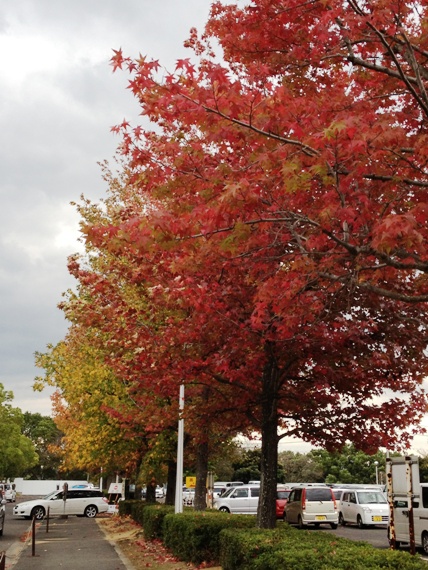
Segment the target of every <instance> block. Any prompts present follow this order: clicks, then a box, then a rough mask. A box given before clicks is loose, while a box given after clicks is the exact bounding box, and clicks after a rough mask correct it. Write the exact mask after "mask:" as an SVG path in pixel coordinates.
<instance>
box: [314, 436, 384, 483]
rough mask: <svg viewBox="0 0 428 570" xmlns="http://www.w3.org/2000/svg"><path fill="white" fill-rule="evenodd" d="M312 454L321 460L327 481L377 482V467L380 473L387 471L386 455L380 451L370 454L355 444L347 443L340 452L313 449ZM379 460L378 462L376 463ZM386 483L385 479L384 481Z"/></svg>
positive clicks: (324, 477)
mask: <svg viewBox="0 0 428 570" xmlns="http://www.w3.org/2000/svg"><path fill="white" fill-rule="evenodd" d="M311 455H312V456H313V457H314V458H316V460H317V461H319V462H320V464H321V465H322V469H323V479H324V481H325V482H326V483H367V484H369V483H370V484H371V483H376V467H377V472H378V479H379V482H380V477H379V474H381V475H382V474H383V473H384V472H385V459H386V456H385V454H384V453H383V452H381V451H378V452H377V453H376V454H374V455H368V454H367V453H364V452H363V451H358V450H356V448H355V447H354V446H353V445H345V446H344V447H343V448H342V450H341V451H340V452H333V453H330V452H328V451H325V450H318V449H317V450H313V451H311ZM376 461H377V464H376ZM382 482H383V483H385V480H383V481H382Z"/></svg>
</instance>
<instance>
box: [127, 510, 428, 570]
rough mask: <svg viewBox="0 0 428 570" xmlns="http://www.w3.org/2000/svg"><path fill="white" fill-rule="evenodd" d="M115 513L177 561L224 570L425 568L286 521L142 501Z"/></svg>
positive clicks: (402, 556)
mask: <svg viewBox="0 0 428 570" xmlns="http://www.w3.org/2000/svg"><path fill="white" fill-rule="evenodd" d="M119 514H120V515H122V516H124V515H130V516H131V517H132V518H133V519H134V520H135V521H136V522H137V523H139V524H140V525H141V526H142V528H143V532H144V536H145V538H147V539H149V540H152V539H160V540H162V541H163V543H164V545H165V546H166V547H167V548H168V549H169V550H170V551H171V552H172V553H173V554H174V556H176V557H177V558H179V559H180V560H183V561H185V562H192V563H193V564H201V563H203V562H206V563H213V564H221V566H222V568H223V570H278V569H279V568H281V570H383V569H385V570H427V568H428V567H427V563H426V562H425V561H424V560H422V559H421V558H420V557H419V556H411V555H410V554H409V553H407V552H400V551H393V550H388V549H378V548H375V547H374V546H371V545H370V544H368V543H367V542H356V541H352V540H348V539H346V538H340V537H337V536H336V535H334V534H331V533H324V532H319V531H315V530H314V531H308V530H306V531H304V530H298V529H296V528H294V527H291V526H289V525H288V524H286V523H280V524H279V525H278V527H277V528H276V529H273V530H264V529H258V528H255V525H256V518H255V517H254V516H250V515H231V514H228V513H223V512H219V511H215V510H208V511H194V510H193V508H189V509H185V510H184V512H183V513H180V514H175V513H174V507H172V506H168V505H162V504H159V503H155V504H153V503H146V502H145V501H141V500H140V501H139V500H134V501H120V503H119Z"/></svg>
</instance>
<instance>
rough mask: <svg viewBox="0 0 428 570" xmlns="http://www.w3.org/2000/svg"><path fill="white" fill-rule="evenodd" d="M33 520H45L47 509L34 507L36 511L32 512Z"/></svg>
mask: <svg viewBox="0 0 428 570" xmlns="http://www.w3.org/2000/svg"><path fill="white" fill-rule="evenodd" d="M31 518H32V519H36V520H38V521H41V520H42V519H43V518H45V509H44V508H43V507H41V506H38V507H34V509H33V510H32V511H31Z"/></svg>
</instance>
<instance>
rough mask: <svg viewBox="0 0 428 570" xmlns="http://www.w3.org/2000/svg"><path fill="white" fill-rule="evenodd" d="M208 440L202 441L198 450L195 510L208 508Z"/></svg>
mask: <svg viewBox="0 0 428 570" xmlns="http://www.w3.org/2000/svg"><path fill="white" fill-rule="evenodd" d="M207 476H208V441H205V442H203V443H200V444H199V445H198V449H197V452H196V489H195V504H194V507H195V511H204V510H205V509H206V508H207Z"/></svg>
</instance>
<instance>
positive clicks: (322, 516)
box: [315, 515, 327, 521]
mask: <svg viewBox="0 0 428 570" xmlns="http://www.w3.org/2000/svg"><path fill="white" fill-rule="evenodd" d="M326 518H327V517H326V516H325V515H315V520H316V521H325V519H326Z"/></svg>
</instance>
